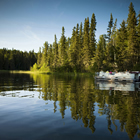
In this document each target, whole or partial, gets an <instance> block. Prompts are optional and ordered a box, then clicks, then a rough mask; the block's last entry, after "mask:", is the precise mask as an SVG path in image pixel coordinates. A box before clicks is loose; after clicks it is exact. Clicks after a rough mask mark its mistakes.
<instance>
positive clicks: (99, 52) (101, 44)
mask: <svg viewBox="0 0 140 140" xmlns="http://www.w3.org/2000/svg"><path fill="white" fill-rule="evenodd" d="M94 60H95V62H94V63H96V64H97V66H98V70H100V69H104V66H103V60H105V36H104V35H100V37H99V41H98V43H97V49H96V55H95V58H94Z"/></svg>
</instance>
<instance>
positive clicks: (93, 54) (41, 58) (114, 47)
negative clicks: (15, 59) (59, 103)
mask: <svg viewBox="0 0 140 140" xmlns="http://www.w3.org/2000/svg"><path fill="white" fill-rule="evenodd" d="M96 24H97V23H96V17H95V14H94V13H93V14H92V18H91V19H90V20H89V18H88V17H87V18H85V21H84V25H82V22H81V24H80V25H79V24H77V25H76V26H75V27H73V30H72V36H71V38H69V37H68V38H66V36H65V29H64V27H62V35H61V38H60V40H59V41H58V42H57V37H56V35H55V36H54V43H53V44H48V42H45V43H44V47H42V48H41V47H40V48H39V52H38V55H37V64H35V65H34V66H33V68H32V70H36V69H41V70H48V68H49V69H50V70H51V71H61V72H63V71H64V72H86V71H88V72H92V71H99V70H101V69H102V70H114V69H116V70H126V69H128V70H140V53H139V52H140V13H139V14H138V15H136V12H135V10H134V6H133V4H132V3H130V6H129V13H128V17H127V20H126V21H125V20H123V21H122V23H121V24H120V27H119V29H117V28H116V26H117V19H115V20H114V19H113V15H112V13H111V14H110V21H109V22H108V27H107V34H103V35H100V37H99V40H98V42H96V39H95V32H96ZM103 24H104V23H103Z"/></svg>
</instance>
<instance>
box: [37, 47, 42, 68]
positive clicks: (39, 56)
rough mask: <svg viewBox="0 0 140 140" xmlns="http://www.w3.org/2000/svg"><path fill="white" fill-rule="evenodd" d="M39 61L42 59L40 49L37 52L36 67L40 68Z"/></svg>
mask: <svg viewBox="0 0 140 140" xmlns="http://www.w3.org/2000/svg"><path fill="white" fill-rule="evenodd" d="M41 59H42V52H41V47H39V51H38V54H37V65H38V66H39V67H40V66H41Z"/></svg>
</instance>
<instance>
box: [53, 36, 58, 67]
mask: <svg viewBox="0 0 140 140" xmlns="http://www.w3.org/2000/svg"><path fill="white" fill-rule="evenodd" d="M53 47H54V67H55V69H56V66H57V65H58V64H57V63H58V43H57V38H56V35H54V43H53Z"/></svg>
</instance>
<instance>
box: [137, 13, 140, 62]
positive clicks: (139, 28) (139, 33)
mask: <svg viewBox="0 0 140 140" xmlns="http://www.w3.org/2000/svg"><path fill="white" fill-rule="evenodd" d="M137 46H138V52H139V53H138V62H140V13H139V14H138V25H137Z"/></svg>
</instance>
